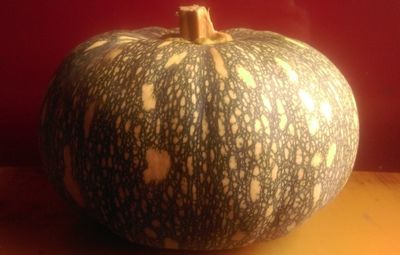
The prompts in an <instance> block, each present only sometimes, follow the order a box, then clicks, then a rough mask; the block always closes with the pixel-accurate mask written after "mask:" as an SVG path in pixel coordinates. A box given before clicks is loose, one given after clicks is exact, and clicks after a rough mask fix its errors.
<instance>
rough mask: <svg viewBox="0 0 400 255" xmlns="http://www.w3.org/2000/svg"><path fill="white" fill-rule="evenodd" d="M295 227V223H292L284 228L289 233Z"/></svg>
mask: <svg viewBox="0 0 400 255" xmlns="http://www.w3.org/2000/svg"><path fill="white" fill-rule="evenodd" d="M295 227H296V222H292V223H291V224H290V225H288V226H287V227H286V230H287V231H291V230H292V229H294V228H295Z"/></svg>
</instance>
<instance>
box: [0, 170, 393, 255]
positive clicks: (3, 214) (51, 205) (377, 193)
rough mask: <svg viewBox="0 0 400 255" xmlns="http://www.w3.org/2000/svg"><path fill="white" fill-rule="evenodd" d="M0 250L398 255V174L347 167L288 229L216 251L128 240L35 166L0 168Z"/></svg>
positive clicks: (28, 254)
mask: <svg viewBox="0 0 400 255" xmlns="http://www.w3.org/2000/svg"><path fill="white" fill-rule="evenodd" d="M0 254H1V255H11V254H18V255H22V254H23V255H35V254H51V255H59V254H113V255H121V254H129V255H137V254H150V255H152V254H166V255H168V254H174V255H178V254H210V255H212V254H218V255H222V254H232V255H242V254H246V255H255V254H257V255H261V254H262V255H275V254H279V255H286V254H308V255H313V254H324V255H329V254H335V255H340V254H352V255H357V254H362V255H369V254H385V255H389V254H393V255H394V254H396V255H398V254H400V173H376V172H353V174H352V176H351V178H350V180H349V182H348V183H347V185H346V186H345V188H344V190H343V191H342V193H340V195H339V196H338V197H337V198H336V199H335V200H334V201H333V202H331V203H330V204H328V205H327V206H326V207H324V208H322V209H321V210H320V211H318V212H317V213H316V214H315V215H314V216H313V217H311V218H310V219H309V220H308V221H306V222H305V223H304V224H303V225H301V226H299V227H298V228H296V229H295V230H293V232H291V233H290V234H289V235H287V236H285V237H283V238H280V239H278V240H274V241H270V242H264V243H258V244H254V245H251V246H248V247H245V248H241V249H236V250H229V251H218V252H174V251H164V250H157V249H150V248H146V247H143V246H138V245H133V244H130V243H128V242H126V241H124V240H121V239H120V238H118V237H116V236H115V235H113V234H111V233H110V232H108V231H107V230H106V229H105V228H103V227H101V226H99V225H97V224H96V223H94V222H93V221H91V220H90V219H87V218H85V217H83V216H80V215H79V214H78V213H77V212H75V211H73V210H71V209H70V208H69V207H68V206H66V204H65V203H64V202H63V201H62V200H61V199H60V198H59V197H58V195H57V194H56V193H55V191H54V190H53V188H52V187H51V185H49V184H48V182H47V179H46V178H45V177H44V176H43V174H42V173H41V172H40V171H39V169H37V168H15V167H14V168H13V167H0Z"/></svg>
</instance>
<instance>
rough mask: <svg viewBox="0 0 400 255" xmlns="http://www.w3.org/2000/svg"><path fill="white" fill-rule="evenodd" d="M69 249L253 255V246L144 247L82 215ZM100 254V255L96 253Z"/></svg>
mask: <svg viewBox="0 0 400 255" xmlns="http://www.w3.org/2000/svg"><path fill="white" fill-rule="evenodd" d="M67 246H68V247H70V248H71V249H72V250H74V251H79V252H82V253H84V254H92V253H93V252H94V251H98V252H100V254H115V255H125V254H126V255H128V254H129V255H144V254H147V255H156V254H157V255H180V254H182V255H183V254H185V255H203V254H204V255H228V254H229V255H241V254H251V250H253V248H254V247H253V246H252V245H250V246H248V247H244V248H239V249H233V250H218V251H186V250H163V249H157V248H151V247H147V246H144V245H139V244H133V243H130V242H128V241H126V240H125V239H122V238H121V237H119V236H117V235H116V234H114V233H112V232H111V231H109V230H108V229H107V228H106V227H104V226H102V225H100V224H99V223H97V222H96V221H95V220H93V219H91V218H89V217H87V216H85V215H82V216H80V217H79V220H78V222H77V223H76V225H75V226H74V227H73V230H72V233H71V234H70V239H69V240H68V244H67ZM95 254H99V253H97V252H96V253H95Z"/></svg>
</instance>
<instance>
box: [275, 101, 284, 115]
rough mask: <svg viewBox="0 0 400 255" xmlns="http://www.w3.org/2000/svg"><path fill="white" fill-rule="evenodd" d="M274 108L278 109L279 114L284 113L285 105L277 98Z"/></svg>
mask: <svg viewBox="0 0 400 255" xmlns="http://www.w3.org/2000/svg"><path fill="white" fill-rule="evenodd" d="M276 109H277V110H278V113H279V114H285V107H284V106H283V104H282V102H281V100H279V99H277V100H276Z"/></svg>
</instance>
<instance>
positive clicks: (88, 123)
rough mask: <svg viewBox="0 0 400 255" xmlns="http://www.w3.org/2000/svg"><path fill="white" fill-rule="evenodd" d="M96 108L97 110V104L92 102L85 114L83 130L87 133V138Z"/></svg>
mask: <svg viewBox="0 0 400 255" xmlns="http://www.w3.org/2000/svg"><path fill="white" fill-rule="evenodd" d="M95 110H96V104H95V103H91V104H90V105H89V107H88V108H87V110H86V112H85V116H84V118H83V132H84V133H85V138H88V137H89V134H90V128H91V126H92V122H93V118H94V113H95Z"/></svg>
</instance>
